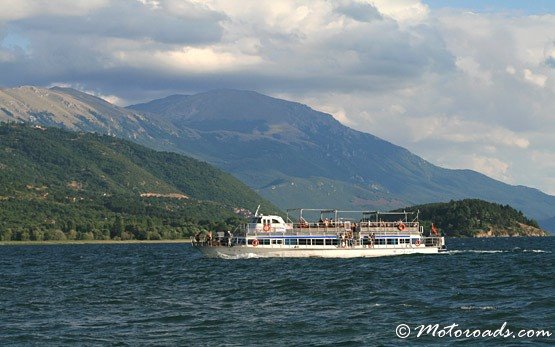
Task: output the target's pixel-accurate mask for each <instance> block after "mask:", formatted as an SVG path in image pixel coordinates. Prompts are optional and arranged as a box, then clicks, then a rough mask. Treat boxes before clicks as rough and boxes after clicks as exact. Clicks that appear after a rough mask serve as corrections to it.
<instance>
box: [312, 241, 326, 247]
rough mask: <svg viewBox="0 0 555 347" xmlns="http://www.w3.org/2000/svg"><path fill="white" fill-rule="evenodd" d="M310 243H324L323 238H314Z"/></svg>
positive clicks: (319, 244) (318, 244)
mask: <svg viewBox="0 0 555 347" xmlns="http://www.w3.org/2000/svg"><path fill="white" fill-rule="evenodd" d="M312 244H313V245H317V246H323V245H324V239H314V240H312Z"/></svg>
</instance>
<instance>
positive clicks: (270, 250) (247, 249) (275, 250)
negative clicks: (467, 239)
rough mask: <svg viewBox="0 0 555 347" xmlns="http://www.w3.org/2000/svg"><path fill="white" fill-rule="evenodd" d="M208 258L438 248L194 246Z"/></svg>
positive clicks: (330, 255) (367, 254)
mask: <svg viewBox="0 0 555 347" xmlns="http://www.w3.org/2000/svg"><path fill="white" fill-rule="evenodd" d="M194 247H195V248H197V249H198V250H199V251H201V252H202V253H203V254H204V255H205V256H206V257H208V258H224V259H235V258H236V259H241V258H370V257H384V256H394V255H406V254H437V253H439V252H440V251H441V249H440V248H439V247H423V246H422V247H406V248H363V247H351V248H340V247H333V248H293V247H264V246H259V247H252V246H233V247H226V246H206V245H195V246H194Z"/></svg>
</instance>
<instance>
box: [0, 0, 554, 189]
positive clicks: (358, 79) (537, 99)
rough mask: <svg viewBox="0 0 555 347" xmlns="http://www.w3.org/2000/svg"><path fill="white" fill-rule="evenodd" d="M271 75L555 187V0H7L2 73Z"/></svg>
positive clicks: (413, 140) (144, 90) (373, 120)
mask: <svg viewBox="0 0 555 347" xmlns="http://www.w3.org/2000/svg"><path fill="white" fill-rule="evenodd" d="M18 85H39V86H52V85H65V86H71V87H74V88H76V89H80V90H83V91H87V92H91V93H94V94H96V95H99V96H102V97H104V98H106V99H107V100H109V101H112V102H115V103H118V104H120V105H126V104H130V103H133V102H138V101H144V100H149V99H153V98H157V97H162V96H166V95H169V94H174V93H195V92H200V91H206V90H210V89H218V88H236V89H249V90H256V91H259V92H262V93H265V94H269V95H272V96H276V97H281V98H286V99H289V100H294V101H299V102H302V103H306V104H308V105H310V106H311V107H313V108H315V109H319V110H323V111H325V112H329V113H331V114H332V115H334V116H335V117H336V118H337V119H338V120H340V121H341V122H343V123H344V124H346V125H348V126H350V127H353V128H355V129H358V130H361V131H365V132H369V133H372V134H375V135H377V136H379V137H381V138H384V139H386V140H389V141H391V142H393V143H395V144H398V145H401V146H403V147H406V148H408V149H409V150H411V151H412V152H414V153H416V154H418V155H420V156H422V157H423V158H425V159H427V160H429V161H430V162H432V163H434V164H437V165H440V166H443V167H448V168H470V169H474V170H477V171H480V172H482V173H485V174H487V175H489V176H491V177H493V178H496V179H499V180H501V181H504V182H507V183H510V184H522V185H527V186H531V187H535V188H539V189H541V190H543V191H545V192H547V193H550V194H555V135H554V133H555V1H551V0H543V1H542V0H537V1H533V2H532V1H510V0H504V1H501V0H498V1H487V2H486V1H478V0H474V1H471V0H467V1H462V0H461V1H457V0H453V1H440V0H397V1H395V0H353V1H347V0H345V1H324V0H310V1H285V0H283V1H282V0H270V1H266V0H256V1H254V0H253V1H247V0H244V1H239V0H206V1H201V0H167V1H166V0H117V1H109V0H57V1H46V0H45V1H40V0H2V1H0V86H2V87H12V86H18Z"/></svg>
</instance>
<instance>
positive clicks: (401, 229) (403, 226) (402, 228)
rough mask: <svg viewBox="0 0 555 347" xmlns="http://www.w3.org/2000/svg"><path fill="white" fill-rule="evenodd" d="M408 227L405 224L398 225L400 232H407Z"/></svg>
mask: <svg viewBox="0 0 555 347" xmlns="http://www.w3.org/2000/svg"><path fill="white" fill-rule="evenodd" d="M406 227H407V226H406V225H405V224H404V223H403V222H401V223H399V225H397V229H399V231H403V230H405V228H406Z"/></svg>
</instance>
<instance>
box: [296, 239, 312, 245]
mask: <svg viewBox="0 0 555 347" xmlns="http://www.w3.org/2000/svg"><path fill="white" fill-rule="evenodd" d="M308 241H309V240H307V239H299V245H310V242H308Z"/></svg>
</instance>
